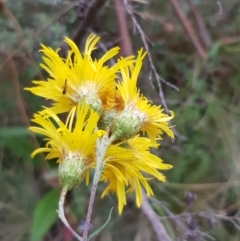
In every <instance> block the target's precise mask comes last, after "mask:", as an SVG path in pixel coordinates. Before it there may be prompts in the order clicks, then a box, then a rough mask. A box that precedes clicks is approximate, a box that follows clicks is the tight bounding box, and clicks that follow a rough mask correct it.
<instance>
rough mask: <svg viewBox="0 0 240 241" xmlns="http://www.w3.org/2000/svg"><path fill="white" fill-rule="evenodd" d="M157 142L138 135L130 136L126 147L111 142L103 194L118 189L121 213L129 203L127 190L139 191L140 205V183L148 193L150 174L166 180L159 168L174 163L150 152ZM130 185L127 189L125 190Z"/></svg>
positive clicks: (107, 153) (137, 195) (149, 192)
mask: <svg viewBox="0 0 240 241" xmlns="http://www.w3.org/2000/svg"><path fill="white" fill-rule="evenodd" d="M157 146H158V144H156V143H154V144H153V143H152V142H151V141H150V139H148V138H144V137H139V136H135V137H134V138H132V139H129V140H127V142H126V143H125V147H121V146H120V145H111V146H110V147H109V148H108V149H107V152H106V155H105V158H107V162H106V165H105V168H104V170H103V173H102V177H101V181H104V182H108V185H107V187H106V189H105V190H104V192H103V194H102V196H105V195H106V194H108V193H109V192H112V193H116V195H117V198H118V211H119V213H120V214H121V212H122V210H123V206H124V205H125V204H126V193H131V192H133V191H135V192H136V203H137V206H138V207H139V206H140V205H141V202H142V192H141V185H142V186H143V188H144V189H145V190H146V193H147V195H148V196H151V195H153V191H152V189H151V187H150V186H149V184H148V180H149V178H147V177H146V176H144V173H145V174H148V175H150V176H152V177H155V178H157V179H158V180H159V181H165V176H164V175H163V174H162V173H160V172H159V171H158V170H165V169H170V168H171V167H172V166H171V165H169V164H164V163H163V161H162V159H160V158H159V157H157V156H155V155H153V154H151V153H150V152H149V148H150V147H154V148H156V147H157ZM126 188H127V190H126Z"/></svg>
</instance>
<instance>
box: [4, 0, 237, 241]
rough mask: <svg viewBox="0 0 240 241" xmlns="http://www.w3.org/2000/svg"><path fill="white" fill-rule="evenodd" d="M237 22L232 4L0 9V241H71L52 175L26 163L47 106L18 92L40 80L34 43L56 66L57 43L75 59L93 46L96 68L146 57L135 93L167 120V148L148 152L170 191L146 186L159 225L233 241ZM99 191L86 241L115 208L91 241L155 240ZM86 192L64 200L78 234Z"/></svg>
mask: <svg viewBox="0 0 240 241" xmlns="http://www.w3.org/2000/svg"><path fill="white" fill-rule="evenodd" d="M176 3H178V4H176ZM122 10H124V11H122ZM180 11H181V12H182V13H183V18H182V19H181V20H180ZM239 11H240V5H239V2H238V1H237V0H228V1H217V0H216V1H215V0H214V1H208V0H201V1H200V0H181V1H177V0H168V1H157V0H151V1H140V0H139V1H137V0H136V1H127V0H123V1H121V0H118V1H117V0H115V2H114V1H103V0H102V1H97V0H95V1H89V2H87V3H85V1H50V0H36V1H30V0H21V1H13V0H6V1H0V26H1V27H0V29H1V34H0V66H1V68H0V71H1V73H0V76H1V78H0V84H1V85H0V171H1V173H0V240H2V241H12V240H15V241H26V240H29V241H40V240H44V241H53V240H59V241H60V240H63V241H70V240H74V238H73V237H72V235H71V233H70V232H69V230H68V229H67V228H66V227H64V226H63V224H62V223H61V221H60V220H59V219H58V217H57V213H56V209H57V203H58V199H59V195H60V189H59V184H58V179H57V171H56V170H57V164H56V163H55V161H48V162H46V161H45V160H44V159H45V157H44V155H39V156H36V157H35V158H34V159H33V160H32V159H31V157H30V155H31V153H32V151H33V150H34V149H36V148H37V147H38V146H41V145H43V143H44V142H43V138H42V137H41V136H40V135H39V136H35V135H33V134H31V133H30V132H29V131H28V127H29V126H30V119H31V118H32V115H33V113H34V112H37V111H38V110H40V109H41V106H49V105H50V104H51V102H50V101H48V100H43V99H42V98H39V97H36V96H33V95H32V94H30V93H29V92H27V91H24V90H23V88H25V87H29V86H31V85H32V84H31V81H32V80H33V79H44V78H46V76H47V74H46V72H44V71H42V69H40V68H39V63H41V62H42V59H41V57H42V54H41V53H39V52H38V50H39V49H40V44H41V43H43V44H44V45H46V46H49V47H52V48H54V49H57V48H59V47H61V51H60V53H61V54H62V56H64V55H65V53H66V46H65V45H64V44H63V39H64V36H68V37H70V38H71V39H73V40H74V41H75V43H76V44H77V45H78V46H79V48H80V49H83V46H84V44H85V39H86V37H87V36H88V35H89V34H90V33H95V34H97V35H99V36H101V41H100V43H99V45H98V50H97V51H95V52H94V54H95V55H96V57H97V56H101V55H102V54H103V53H104V52H106V51H107V50H108V49H109V48H111V47H113V46H120V47H121V51H122V52H121V54H122V55H130V54H134V55H136V54H137V51H138V50H139V49H140V48H142V47H143V48H144V49H147V48H149V49H147V50H148V56H147V57H145V61H144V66H143V68H142V71H141V73H140V77H139V82H138V84H139V86H138V87H139V88H140V89H141V91H142V93H143V94H145V95H146V96H147V97H148V98H149V99H151V100H152V101H153V103H154V104H161V105H162V106H163V107H164V108H165V110H166V112H167V111H168V110H173V111H174V113H175V117H174V119H173V120H172V121H171V124H172V125H173V126H175V127H174V132H175V140H174V141H173V142H172V141H171V140H170V139H168V138H165V139H164V141H162V142H161V148H160V149H159V150H157V151H156V150H153V152H154V154H156V155H159V156H160V157H161V158H162V159H163V160H164V161H165V162H166V163H170V164H172V165H173V168H172V169H171V170H168V171H166V172H164V175H166V176H167V182H166V183H160V182H157V181H155V180H154V179H153V180H151V181H150V185H151V187H152V188H153V190H154V193H155V196H154V198H150V199H148V203H149V204H151V208H152V209H151V210H153V211H154V215H155V216H154V218H155V221H156V222H158V221H159V220H160V221H161V222H162V223H163V224H164V229H166V232H167V234H168V236H169V237H170V239H171V240H194V241H195V240H219V241H221V240H239V238H240V215H239V203H240V192H239V174H240V173H239V172H240V164H239V144H240V134H239V133H240V125H239V114H240V110H239V104H240V103H239V96H240V68H239V66H238V63H239V61H240V55H239V50H240V45H239V44H240V37H239V36H240V35H239V34H240V31H239V23H240V15H239V14H238V13H239ZM181 16H182V15H181ZM135 20H136V22H135ZM124 23H125V24H124ZM194 36H195V37H194ZM128 40H130V42H129V41H128ZM149 56H150V58H152V62H151V61H150V62H149ZM155 70H156V72H155ZM157 74H159V75H157ZM163 93H164V95H163ZM63 118H64V116H63ZM104 188H105V186H104V185H103V184H100V185H99V186H98V191H97V195H96V199H95V205H94V212H93V216H92V230H91V232H93V231H94V230H96V229H97V228H99V227H100V226H101V225H102V224H103V223H104V222H105V221H106V220H107V219H108V217H109V212H110V209H111V207H112V206H114V207H115V208H114V210H113V213H112V217H111V220H110V222H109V223H108V225H107V226H106V227H105V228H104V229H103V230H102V231H101V232H100V234H99V235H98V236H96V237H95V238H94V239H95V240H116V241H117V240H126V241H128V240H129V241H131V240H159V239H158V235H156V233H155V231H154V228H153V223H152V222H151V218H149V216H148V213H147V212H148V211H149V210H148V211H146V210H145V209H144V207H142V208H140V209H138V208H137V207H136V205H135V201H134V198H135V197H134V196H131V195H129V196H128V200H127V202H128V204H127V207H125V208H124V210H123V213H122V215H121V216H120V215H118V212H117V204H116V203H117V202H116V197H115V195H108V196H106V197H104V198H103V199H102V198H101V193H102V191H103V190H104ZM90 192H91V185H89V186H87V187H85V185H80V187H78V188H75V189H73V190H72V191H71V192H70V193H69V194H68V196H67V201H66V202H67V203H66V206H65V212H66V215H67V218H68V220H69V223H70V224H71V225H72V227H73V228H74V230H76V231H78V232H79V233H80V234H81V232H82V228H83V227H82V226H83V225H84V220H85V216H86V213H87V207H88V201H89V196H90ZM156 217H159V219H157V218H156ZM157 220H158V221H157ZM162 240H164V239H162ZM166 240H167V239H166Z"/></svg>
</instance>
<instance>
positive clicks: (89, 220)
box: [83, 183, 98, 241]
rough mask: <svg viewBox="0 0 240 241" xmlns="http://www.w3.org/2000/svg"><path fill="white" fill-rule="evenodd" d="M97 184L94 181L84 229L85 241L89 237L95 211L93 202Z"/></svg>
mask: <svg viewBox="0 0 240 241" xmlns="http://www.w3.org/2000/svg"><path fill="white" fill-rule="evenodd" d="M97 185H98V184H95V183H93V186H92V190H91V196H90V200H89V204H88V211H87V218H86V222H85V226H84V231H83V241H87V238H88V232H89V229H90V223H91V216H92V211H93V204H94V200H95V195H96V191H97Z"/></svg>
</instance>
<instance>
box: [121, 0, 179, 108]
mask: <svg viewBox="0 0 240 241" xmlns="http://www.w3.org/2000/svg"><path fill="white" fill-rule="evenodd" d="M123 2H124V5H125V8H126V10H127V12H128V14H129V15H130V17H131V18H132V21H133V23H134V25H135V27H136V28H137V30H138V32H139V33H140V35H141V38H142V41H143V45H144V47H145V49H146V50H147V52H148V55H147V56H148V61H149V63H150V68H151V71H152V72H153V74H154V76H155V78H156V81H157V85H158V89H159V92H158V94H159V97H160V99H161V102H162V105H163V106H164V108H165V109H166V111H168V107H167V104H166V100H165V97H164V93H163V90H162V85H161V82H163V83H165V84H166V85H168V86H170V87H172V88H174V89H175V90H178V88H177V87H176V86H175V85H173V84H171V83H169V82H167V81H165V80H164V79H163V78H161V77H160V76H159V74H158V73H157V70H156V68H155V66H154V64H153V59H152V55H151V54H150V50H149V47H148V43H147V38H146V36H145V33H144V32H143V30H142V28H141V26H140V25H139V23H138V21H137V19H136V17H135V16H134V11H133V9H132V7H131V5H129V4H128V1H127V0H123ZM150 80H151V85H152V86H153V83H152V79H151V77H150Z"/></svg>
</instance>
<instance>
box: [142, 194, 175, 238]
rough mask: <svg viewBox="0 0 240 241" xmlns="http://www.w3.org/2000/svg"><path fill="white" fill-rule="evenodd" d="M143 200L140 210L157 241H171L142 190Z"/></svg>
mask: <svg viewBox="0 0 240 241" xmlns="http://www.w3.org/2000/svg"><path fill="white" fill-rule="evenodd" d="M142 194H143V198H142V205H141V210H142V211H143V213H144V214H145V215H146V216H147V218H148V220H149V222H150V223H151V226H152V227H153V230H154V232H155V234H156V236H157V240H158V241H171V238H170V237H169V235H168V233H167V231H166V229H165V227H164V225H163V224H162V222H161V220H160V219H159V216H158V215H157V214H156V213H155V212H154V211H153V209H152V207H151V206H150V204H149V202H148V199H147V196H146V194H145V192H144V191H143V190H142Z"/></svg>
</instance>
